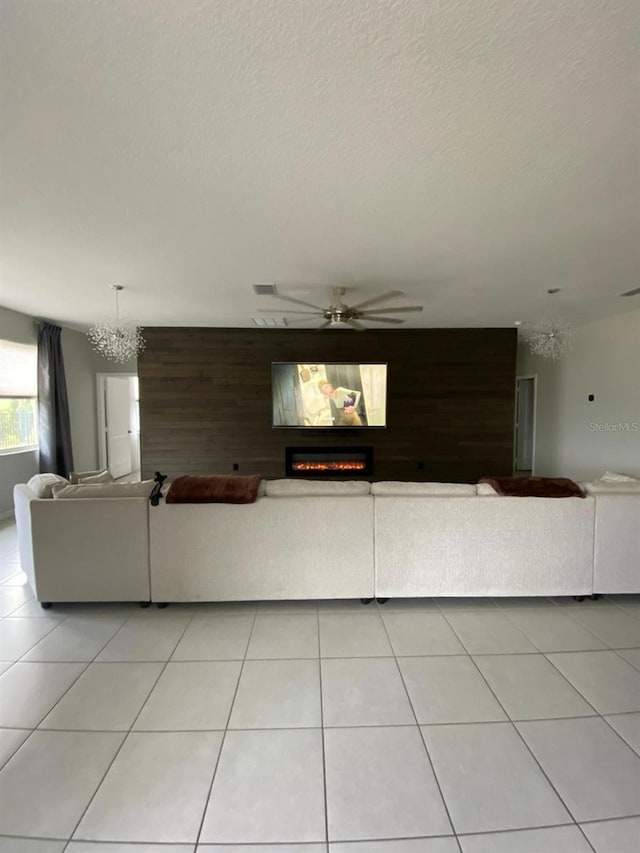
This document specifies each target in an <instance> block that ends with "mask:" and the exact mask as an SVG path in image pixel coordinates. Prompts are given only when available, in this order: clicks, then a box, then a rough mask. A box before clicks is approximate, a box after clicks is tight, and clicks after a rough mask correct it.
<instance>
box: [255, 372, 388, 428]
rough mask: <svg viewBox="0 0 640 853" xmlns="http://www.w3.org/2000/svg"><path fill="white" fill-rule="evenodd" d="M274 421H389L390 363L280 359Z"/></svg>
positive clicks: (299, 424)
mask: <svg viewBox="0 0 640 853" xmlns="http://www.w3.org/2000/svg"><path fill="white" fill-rule="evenodd" d="M271 391H272V397H273V407H272V413H273V414H272V425H273V426H274V427H285V428H288V429H292V428H293V429H314V428H315V429H327V428H341V429H343V428H344V429H354V428H358V429H361V428H363V427H367V428H369V427H376V428H380V427H386V425H387V365H386V364H335V363H330V362H324V363H313V364H312V363H309V362H300V363H297V362H274V363H273V364H272V365H271Z"/></svg>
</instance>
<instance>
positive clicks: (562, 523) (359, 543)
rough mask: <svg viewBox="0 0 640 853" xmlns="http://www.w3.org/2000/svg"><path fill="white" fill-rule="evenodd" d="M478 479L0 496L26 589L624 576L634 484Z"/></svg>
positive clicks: (91, 595) (244, 596) (510, 588)
mask: <svg viewBox="0 0 640 853" xmlns="http://www.w3.org/2000/svg"><path fill="white" fill-rule="evenodd" d="M478 491H480V492H481V493H480V494H478ZM482 491H483V490H482V488H481V487H480V486H478V487H477V488H476V486H467V485H459V484H451V485H447V484H435V483H431V484H425V483H399V484H394V483H374V484H370V483H366V482H340V483H334V482H322V481H300V480H295V479H291V480H284V481H278V480H276V481H268V482H267V483H266V489H264V490H263V492H262V494H261V496H260V497H259V498H258V500H257V501H256V502H255V503H254V504H248V505H229V504H169V505H167V504H165V503H164V502H161V503H160V505H159V506H157V507H150V506H149V504H148V501H147V500H146V499H144V498H105V499H100V498H93V499H79V500H75V499H72V500H64V501H63V500H51V499H39V498H37V497H36V496H35V495H34V494H33V492H31V490H30V489H29V488H28V487H27V486H25V485H19V486H16V488H15V492H14V495H15V498H14V499H15V507H16V519H17V524H18V533H19V543H20V555H21V559H22V562H23V566H24V568H25V571H26V572H27V574H28V576H29V580H30V583H31V585H32V587H33V589H34V591H35V593H36V596H37V598H38V599H39V600H40V601H42V602H56V601H148V600H152V601H154V602H158V603H164V602H178V601H181V602H187V601H193V602H197V601H233V600H261V599H313V598H372V597H374V596H375V597H379V598H391V597H397V596H403V597H412V596H483V595H491V596H529V595H575V596H586V595H591V594H594V593H615V592H626V593H634V592H640V492H636V493H633V494H632V493H628V494H623V493H617V492H613V491H611V490H607V491H606V492H605V493H604V494H590V495H588V496H587V497H586V498H583V499H580V498H562V499H557V498H507V497H499V496H496V495H486V494H483V493H482Z"/></svg>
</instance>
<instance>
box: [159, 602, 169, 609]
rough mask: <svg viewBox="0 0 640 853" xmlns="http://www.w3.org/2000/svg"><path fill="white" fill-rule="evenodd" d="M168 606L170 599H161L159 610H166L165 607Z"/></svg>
mask: <svg viewBox="0 0 640 853" xmlns="http://www.w3.org/2000/svg"><path fill="white" fill-rule="evenodd" d="M168 606H169V602H168V601H161V602H160V604H158V610H164V608H165V607H168Z"/></svg>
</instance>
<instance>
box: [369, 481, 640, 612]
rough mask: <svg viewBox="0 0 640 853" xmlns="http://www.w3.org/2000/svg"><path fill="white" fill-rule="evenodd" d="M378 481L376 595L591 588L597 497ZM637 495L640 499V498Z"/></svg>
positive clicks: (576, 592) (557, 592) (571, 591)
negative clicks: (439, 490) (424, 491)
mask: <svg viewBox="0 0 640 853" xmlns="http://www.w3.org/2000/svg"><path fill="white" fill-rule="evenodd" d="M387 485H388V484H386V483H380V484H377V483H374V484H373V493H374V496H375V535H376V584H375V587H376V595H377V596H382V597H384V598H393V597H405V596H483V595H489V596H504V595H513V596H527V595H591V594H592V593H593V541H594V518H595V501H594V499H593V498H592V497H586V498H562V499H556V498H553V499H552V498H511V497H499V496H497V495H494V496H493V497H484V496H478V495H476V494H475V487H474V486H470V487H469V489H474V492H469V494H468V495H467V496H463V495H460V496H458V495H451V496H444V497H442V496H438V495H435V494H434V495H432V496H429V495H424V496H417V495H411V496H403V495H402V494H401V490H400V492H393V491H392V492H390V491H389V490H388V488H387ZM639 503H640V499H639Z"/></svg>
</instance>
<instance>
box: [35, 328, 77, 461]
mask: <svg viewBox="0 0 640 853" xmlns="http://www.w3.org/2000/svg"><path fill="white" fill-rule="evenodd" d="M61 333H62V329H61V328H60V326H54V325H52V324H51V323H42V325H41V326H40V328H39V329H38V421H39V440H40V471H41V473H43V474H44V473H51V474H60V475H62V476H63V477H68V476H69V473H70V472H71V471H72V470H73V454H72V451H71V426H70V423H69V399H68V397H67V380H66V378H65V374H64V358H63V355H62V342H61V339H60V335H61Z"/></svg>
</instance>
